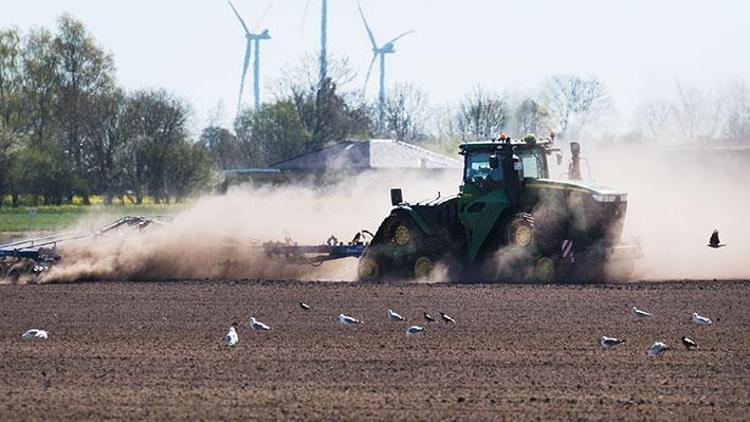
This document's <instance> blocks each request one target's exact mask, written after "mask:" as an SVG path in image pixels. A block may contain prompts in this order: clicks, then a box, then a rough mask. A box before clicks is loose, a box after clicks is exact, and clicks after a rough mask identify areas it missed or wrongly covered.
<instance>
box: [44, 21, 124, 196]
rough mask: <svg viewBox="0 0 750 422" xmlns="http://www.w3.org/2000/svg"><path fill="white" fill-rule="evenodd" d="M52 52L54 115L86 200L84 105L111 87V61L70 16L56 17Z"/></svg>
mask: <svg viewBox="0 0 750 422" xmlns="http://www.w3.org/2000/svg"><path fill="white" fill-rule="evenodd" d="M52 51H53V53H54V55H55V57H56V58H57V60H56V62H55V64H56V67H55V88H56V89H57V92H58V97H57V102H56V109H55V117H56V120H57V123H58V126H59V127H60V129H61V130H60V138H61V139H60V142H61V143H62V145H64V148H65V151H66V153H67V154H68V155H69V156H70V158H71V161H72V163H73V165H74V167H75V171H76V179H77V185H78V190H79V191H80V192H81V193H82V194H83V195H84V200H85V201H86V202H88V193H89V184H90V180H91V178H90V176H91V174H90V172H89V171H88V168H87V165H86V164H87V163H86V162H85V161H84V149H85V148H86V146H85V144H86V143H87V142H90V141H91V140H90V138H88V137H86V136H85V134H86V130H85V126H86V124H87V120H88V119H90V118H91V114H90V113H88V112H87V111H89V110H90V107H87V105H88V104H89V103H94V102H97V100H96V97H97V96H101V95H107V94H109V93H110V92H111V91H112V90H113V88H114V83H113V80H114V77H113V74H114V61H113V60H112V57H111V56H110V55H109V54H107V53H105V52H104V51H103V50H102V49H101V48H100V47H99V46H98V45H97V44H96V41H95V40H94V38H93V37H92V36H91V35H90V34H89V33H88V31H87V30H86V28H85V27H84V25H83V24H82V23H81V22H80V21H78V20H76V19H74V18H73V17H71V16H69V15H63V16H61V17H60V18H59V19H58V28H57V34H56V35H55V37H54V39H53V40H52Z"/></svg>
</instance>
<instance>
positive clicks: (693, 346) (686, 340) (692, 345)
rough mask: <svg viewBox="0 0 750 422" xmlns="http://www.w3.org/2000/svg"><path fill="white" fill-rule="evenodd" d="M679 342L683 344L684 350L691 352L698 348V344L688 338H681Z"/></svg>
mask: <svg viewBox="0 0 750 422" xmlns="http://www.w3.org/2000/svg"><path fill="white" fill-rule="evenodd" d="M680 340H682V344H684V345H685V348H686V349H688V350H693V349H697V348H698V343H696V342H695V341H693V339H691V338H690V337H685V336H682V338H681V339H680Z"/></svg>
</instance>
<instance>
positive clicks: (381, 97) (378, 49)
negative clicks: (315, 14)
mask: <svg viewBox="0 0 750 422" xmlns="http://www.w3.org/2000/svg"><path fill="white" fill-rule="evenodd" d="M357 7H358V8H359V15H360V16H362V22H364V24H365V29H367V35H368V36H369V37H370V43H371V44H372V60H371V61H370V67H368V68H367V77H366V78H365V87H364V90H367V82H368V81H369V80H370V72H371V71H372V66H373V65H374V64H375V60H376V59H377V58H378V57H380V93H379V94H378V131H382V130H383V128H384V121H385V55H386V54H393V53H395V52H396V48H395V45H394V43H395V42H396V41H398V40H399V39H401V38H402V37H405V36H406V35H409V34H411V33H412V32H414V31H407V32H404V33H403V34H401V35H399V36H398V37H396V38H394V39H392V40H390V41H388V42H386V43H385V44H383V45H382V46H378V43H377V41H375V36H374V35H373V34H372V30H370V25H368V24H367V19H365V14H364V12H362V5H361V4H360V3H359V2H357Z"/></svg>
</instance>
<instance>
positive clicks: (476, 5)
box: [0, 0, 750, 128]
mask: <svg viewBox="0 0 750 422" xmlns="http://www.w3.org/2000/svg"><path fill="white" fill-rule="evenodd" d="M307 3H308V1H307V0H275V1H272V0H234V4H235V6H236V7H237V8H238V10H239V12H240V13H241V14H242V15H243V17H244V18H245V21H246V22H247V23H248V25H250V27H251V29H252V30H261V29H265V28H267V29H269V31H270V34H271V37H272V39H271V40H269V41H265V42H263V44H262V47H261V77H262V80H263V84H262V86H261V89H262V93H261V95H262V96H263V92H265V98H268V97H269V92H268V89H267V88H269V86H270V85H271V83H272V81H273V80H274V78H276V77H278V76H279V73H280V71H281V70H282V69H284V68H287V67H289V66H291V65H294V64H297V63H299V62H300V59H301V57H302V56H303V55H305V54H315V52H316V51H317V49H318V46H319V30H320V23H319V22H320V3H321V1H320V0H310V1H309V9H308V12H307V18H306V19H305V20H304V24H303V17H304V11H305V6H306V4H307ZM269 5H272V6H271V8H270V9H268V6H269ZM362 6H363V8H364V10H365V13H366V14H367V17H368V21H369V23H370V26H371V27H372V29H373V31H374V33H375V36H376V38H377V40H378V41H379V42H382V41H386V40H388V39H391V38H393V37H395V36H396V35H398V34H399V33H401V32H403V31H406V30H409V29H414V30H415V32H414V33H413V34H411V35H409V36H407V37H405V38H403V39H402V40H400V41H399V42H398V43H397V45H396V49H397V52H396V54H394V55H390V56H388V59H387V78H388V82H389V83H392V82H395V81H404V82H406V81H410V82H414V83H415V84H417V85H419V86H420V87H422V88H424V89H425V90H426V91H427V92H428V93H429V96H430V100H431V102H432V103H433V104H434V105H440V104H443V103H445V102H448V101H451V100H456V99H457V98H459V97H460V96H461V95H462V94H463V93H465V92H467V91H468V90H470V89H471V87H472V86H473V85H475V84H479V85H482V86H485V87H489V88H492V89H494V90H496V91H498V92H511V93H513V92H525V91H526V90H529V91H530V90H533V88H534V87H535V86H536V85H537V84H538V83H539V82H540V81H541V80H543V79H544V78H545V77H547V76H549V75H552V74H556V73H578V74H583V75H590V76H596V77H598V78H600V79H602V80H603V81H604V82H605V83H606V84H607V87H608V88H609V90H610V92H611V93H612V94H613V98H614V100H615V104H616V105H617V107H618V109H619V111H620V114H619V119H620V120H621V121H622V122H624V123H625V122H630V120H631V119H632V109H633V107H634V106H636V105H637V104H638V103H639V102H640V101H641V100H642V99H643V98H645V97H650V96H654V95H660V94H669V92H670V90H671V89H672V87H673V86H674V82H675V81H676V80H680V81H685V82H690V83H694V84H696V85H698V86H703V87H708V86H712V85H713V84H715V83H717V82H720V81H723V80H726V79H745V80H750V54H748V51H749V50H750V48H749V47H750V3H748V2H746V1H740V0H738V1H721V0H717V1H710V2H709V1H690V0H679V1H678V0H623V1H614V0H610V1H607V0H590V1H584V0H568V1H558V0H546V1H542V0H526V1H502V0H498V1H491V0H484V1H480V0H463V1H455V0H454V1H449V0H362ZM328 8H329V25H328V33H329V43H328V46H329V47H328V48H329V52H330V54H331V55H332V56H335V57H341V56H348V57H349V58H350V64H351V65H352V67H353V68H354V70H356V71H357V72H358V74H359V76H360V79H359V80H358V81H357V82H356V85H355V86H357V87H359V86H361V84H362V80H363V79H364V74H365V73H366V70H367V65H368V63H369V61H370V59H371V54H372V53H371V50H370V45H369V41H368V39H367V34H366V33H365V30H364V27H363V26H362V22H361V20H360V18H359V15H358V12H357V6H356V2H355V1H354V0H329V6H328ZM267 9H268V12H267V13H266V14H265V16H263V17H262V19H261V15H263V12H264V11H265V10H267ZM0 10H1V11H2V12H0V26H2V27H7V26H17V27H19V28H21V29H23V30H26V29H28V28H30V27H33V26H44V27H47V28H53V26H54V25H55V19H56V18H57V17H58V16H59V15H60V14H62V13H64V12H69V13H71V14H72V15H73V16H75V17H77V18H78V19H80V20H81V21H83V22H84V24H85V25H86V26H87V28H88V29H89V30H90V31H91V32H92V33H93V34H94V36H95V37H96V39H97V40H98V41H99V43H100V44H101V45H102V46H103V47H104V48H105V49H107V50H109V51H111V52H112V53H113V54H114V56H115V61H116V64H117V76H118V79H119V81H120V83H121V84H122V85H124V86H125V87H126V88H128V89H139V88H147V87H164V88H167V89H170V90H172V91H174V92H176V93H178V94H179V95H181V96H183V97H184V98H186V99H187V100H189V101H190V103H192V105H193V108H194V111H195V118H196V119H195V125H196V127H197V128H200V127H201V126H202V125H203V124H204V123H205V121H206V119H207V116H208V114H209V111H210V110H212V109H214V108H215V107H216V105H217V104H218V103H219V101H222V102H223V104H224V107H225V110H226V116H225V117H226V119H227V121H228V120H229V119H231V118H232V117H233V116H234V111H235V108H236V104H237V93H238V87H239V76H240V73H241V66H242V57H243V54H244V48H245V40H244V36H243V31H242V28H241V26H240V24H239V23H238V21H237V20H236V18H235V17H234V15H233V14H232V11H231V9H230V8H229V6H228V4H227V3H226V1H224V0H184V1H178V0H128V1H111V0H107V1H104V0H23V1H20V0H0ZM259 21H260V25H259ZM250 75H251V74H250V72H249V73H248V79H247V85H246V86H247V88H246V90H245V92H246V95H245V101H246V103H247V104H251V103H252V98H251V94H252V89H251V88H250V86H251V83H252V81H251V77H250ZM376 76H377V75H376V74H373V78H371V81H370V85H369V89H368V93H369V95H371V96H373V97H374V96H375V95H376V83H375V82H376V80H377V78H376Z"/></svg>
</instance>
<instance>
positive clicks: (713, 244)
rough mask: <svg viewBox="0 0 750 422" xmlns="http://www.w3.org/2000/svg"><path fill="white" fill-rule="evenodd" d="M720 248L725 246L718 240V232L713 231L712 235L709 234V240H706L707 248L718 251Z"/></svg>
mask: <svg viewBox="0 0 750 422" xmlns="http://www.w3.org/2000/svg"><path fill="white" fill-rule="evenodd" d="M722 246H726V245H725V244H723V243H721V241H720V240H719V231H718V230H714V232H713V234H711V239H709V240H708V247H709V248H714V249H718V248H721V247H722Z"/></svg>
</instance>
